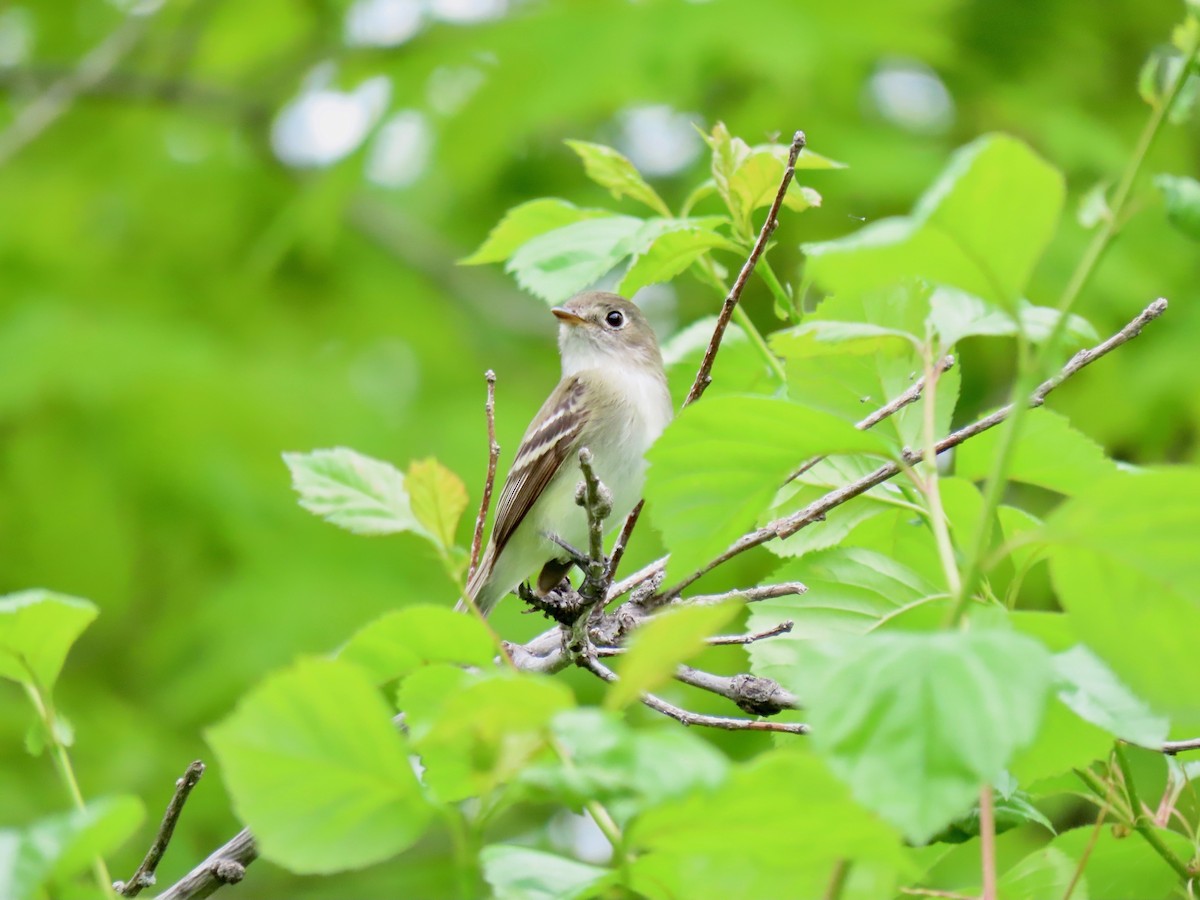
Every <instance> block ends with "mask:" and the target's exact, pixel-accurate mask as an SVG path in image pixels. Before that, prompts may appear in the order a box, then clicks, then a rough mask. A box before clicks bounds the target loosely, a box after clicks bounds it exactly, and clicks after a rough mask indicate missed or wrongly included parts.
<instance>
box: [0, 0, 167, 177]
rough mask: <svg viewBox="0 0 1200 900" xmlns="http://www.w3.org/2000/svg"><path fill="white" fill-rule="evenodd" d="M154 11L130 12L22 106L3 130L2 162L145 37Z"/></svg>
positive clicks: (48, 123)
mask: <svg viewBox="0 0 1200 900" xmlns="http://www.w3.org/2000/svg"><path fill="white" fill-rule="evenodd" d="M150 19H151V15H138V16H134V15H130V16H127V17H126V18H125V21H123V22H122V23H121V24H120V25H119V26H117V28H116V29H115V30H114V31H113V32H112V33H111V34H110V35H109V36H108V37H106V38H105V39H104V40H103V41H101V42H100V43H99V44H97V45H96V46H95V47H93V48H92V50H91V51H89V52H88V54H87V55H86V56H84V57H83V59H82V60H80V61H79V65H78V66H76V67H75V68H74V69H71V70H70V71H69V72H67V73H66V74H65V75H63V77H62V78H60V79H59V80H58V81H56V82H54V83H53V84H51V85H50V86H49V87H47V88H46V90H44V91H43V92H42V93H41V94H39V95H38V96H37V97H35V98H34V99H33V100H32V101H30V103H28V104H27V105H26V106H24V107H22V108H21V110H20V111H19V112H18V113H17V115H16V117H15V118H14V119H13V121H12V124H10V125H9V126H8V129H7V130H6V131H4V132H3V133H0V166H2V165H4V164H5V163H7V162H8V161H9V160H10V159H12V158H13V157H14V156H15V155H16V154H17V153H19V152H20V151H21V150H22V149H23V148H24V147H25V146H26V145H27V144H29V143H31V142H32V141H34V140H36V139H37V138H38V136H39V135H40V134H41V133H42V132H43V131H45V130H46V129H47V128H49V127H50V126H51V125H53V124H54V123H55V122H56V121H57V120H58V119H59V118H61V117H62V116H63V114H64V113H66V112H67V110H68V109H70V108H71V104H72V103H73V102H74V101H75V98H76V97H77V96H79V95H80V94H81V93H84V92H85V91H87V90H89V89H91V88H92V87H93V86H94V85H96V84H97V83H99V82H100V81H101V80H103V79H104V78H105V77H106V76H107V75H108V74H109V73H110V72H111V71H112V70H113V69H114V68H115V67H116V65H117V64H118V63H119V62H120V61H121V60H122V59H123V58H124V57H125V55H126V54H128V53H129V51H130V50H132V49H133V48H134V47H135V46H136V45H137V42H138V41H139V40H140V39H141V37H142V35H143V34H144V33H145V31H146V28H147V26H148V25H149V23H150Z"/></svg>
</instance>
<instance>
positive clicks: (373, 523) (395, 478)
mask: <svg viewBox="0 0 1200 900" xmlns="http://www.w3.org/2000/svg"><path fill="white" fill-rule="evenodd" d="M283 461H284V462H285V463H287V467H288V469H290V470H291V473H292V488H293V489H294V490H295V491H296V493H297V494H299V495H300V505H301V506H303V507H304V508H305V509H307V510H308V511H309V512H311V513H314V514H315V515H318V516H320V517H321V518H323V519H325V520H326V521H328V522H332V523H333V524H334V525H338V526H340V527H342V528H345V529H346V530H347V531H353V532H354V533H355V534H395V533H397V532H400V531H415V532H417V533H418V534H421V535H423V536H425V537H428V536H429V533H428V532H427V531H426V530H425V528H424V527H423V526H422V525H421V523H420V522H419V521H418V520H417V518H416V516H414V515H413V510H412V505H411V503H410V501H409V497H408V491H407V489H406V488H405V484H404V473H402V472H401V471H400V470H399V469H397V468H396V467H395V466H393V465H391V464H390V463H386V462H382V461H381V460H378V459H372V458H371V457H369V456H363V455H362V454H361V453H356V452H355V451H353V450H349V449H347V448H345V447H337V448H335V449H333V450H313V451H312V452H311V453H285V454H283Z"/></svg>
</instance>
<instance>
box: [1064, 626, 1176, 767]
mask: <svg viewBox="0 0 1200 900" xmlns="http://www.w3.org/2000/svg"><path fill="white" fill-rule="evenodd" d="M1054 671H1055V673H1056V674H1057V675H1058V679H1059V685H1060V686H1059V690H1058V696H1059V699H1060V700H1062V702H1063V703H1065V704H1066V705H1067V706H1068V707H1070V708H1071V709H1072V710H1074V712H1075V714H1076V715H1078V716H1079V717H1080V718H1081V719H1085V720H1086V721H1088V722H1091V723H1092V724H1093V725H1097V726H1099V727H1100V728H1103V729H1104V730H1105V731H1108V732H1111V733H1112V734H1114V735H1116V736H1117V737H1119V738H1121V739H1122V740H1126V741H1129V742H1131V743H1134V744H1141V745H1142V746H1143V747H1156V746H1158V745H1160V744H1161V743H1162V742H1163V741H1165V740H1166V739H1167V731H1168V730H1169V728H1170V722H1168V721H1167V719H1166V718H1165V717H1163V716H1160V715H1156V714H1155V713H1154V712H1153V711H1151V709H1150V708H1149V707H1148V706H1147V705H1146V702H1145V701H1144V700H1142V699H1141V698H1139V697H1137V696H1135V695H1134V694H1133V692H1132V691H1130V690H1129V688H1127V687H1126V686H1125V685H1123V684H1122V683H1121V682H1120V680H1118V679H1117V677H1116V676H1115V675H1113V673H1112V670H1110V669H1109V668H1108V666H1106V665H1105V664H1104V663H1103V662H1102V661H1101V660H1100V658H1099V657H1097V656H1096V654H1094V653H1092V651H1091V650H1089V649H1088V648H1087V647H1084V646H1083V645H1081V644H1077V645H1076V646H1074V647H1072V648H1071V649H1070V650H1067V651H1065V652H1063V653H1059V654H1056V655H1055V657H1054Z"/></svg>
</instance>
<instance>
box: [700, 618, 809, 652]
mask: <svg viewBox="0 0 1200 900" xmlns="http://www.w3.org/2000/svg"><path fill="white" fill-rule="evenodd" d="M793 625H795V623H794V622H793V621H792V620H791V619H788V620H787V621H786V622H780V623H779V624H778V625H776V626H774V627H772V628H765V629H763V630H762V631H755V632H753V633H751V634H718V635H714V636H713V637H710V638H708V641H707V642H708V643H709V644H712V645H713V646H714V647H723V646H727V645H729V644H753V643H754V642H755V641H761V640H764V639H765V638H772V637H775V636H776V635H780V634H787V633H788V632H789V631H791V630H792V626H793Z"/></svg>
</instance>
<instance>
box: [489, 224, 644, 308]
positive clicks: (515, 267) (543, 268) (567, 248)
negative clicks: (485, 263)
mask: <svg viewBox="0 0 1200 900" xmlns="http://www.w3.org/2000/svg"><path fill="white" fill-rule="evenodd" d="M651 226H652V223H649V222H646V221H645V220H643V219H639V218H636V217H634V216H608V217H606V218H603V219H588V220H586V221H582V222H574V223H572V224H570V225H565V226H563V227H562V228H556V229H554V230H553V231H548V232H546V233H545V234H541V235H538V236H537V237H535V238H533V240H531V241H528V242H527V243H525V244H523V245H522V246H521V248H520V249H519V250H517V252H516V253H514V254H513V255H512V257H511V258H510V259H509V261H508V265H507V266H506V267H505V269H506V270H507V271H508V272H511V273H512V274H513V275H515V276H516V279H517V283H518V284H519V285H521V287H523V288H524V289H525V290H527V291H529V292H530V293H532V294H534V295H536V296H538V297H541V298H542V299H543V300H545V301H546V302H547V303H552V304H553V303H559V302H561V301H563V300H566V299H567V298H568V297H570V296H572V295H573V294H575V293H577V292H579V291H581V290H583V289H584V288H586V287H588V286H589V285H591V284H593V283H594V282H596V281H597V280H599V279H600V278H602V277H604V275H606V274H607V273H608V272H609V271H610V270H611V269H613V268H615V267H616V266H617V265H618V264H619V263H620V262H621V260H623V259H624V258H625V257H626V256H628V255H629V254H630V253H634V252H637V250H638V249H639V248H640V247H642V246H645V244H647V243H649V241H650V240H652V239H653V237H654V235H655V234H658V233H661V231H662V230H663V228H662V226H661V225H657V226H656V227H651ZM643 234H644V235H645V237H644V238H643V237H642V235H643Z"/></svg>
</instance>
